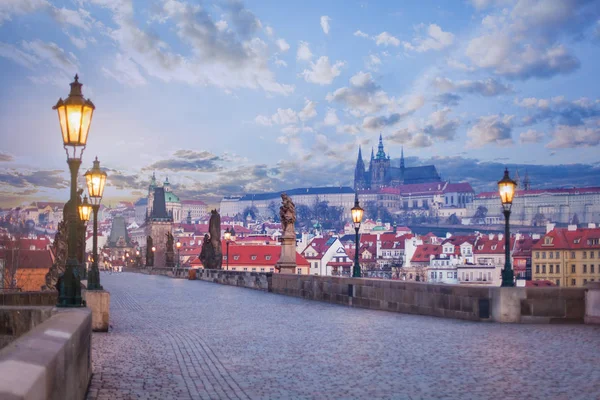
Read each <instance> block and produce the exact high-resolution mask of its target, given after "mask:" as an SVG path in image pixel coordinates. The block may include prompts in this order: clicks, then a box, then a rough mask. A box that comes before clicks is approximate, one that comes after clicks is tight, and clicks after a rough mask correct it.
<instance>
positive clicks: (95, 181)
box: [84, 157, 106, 290]
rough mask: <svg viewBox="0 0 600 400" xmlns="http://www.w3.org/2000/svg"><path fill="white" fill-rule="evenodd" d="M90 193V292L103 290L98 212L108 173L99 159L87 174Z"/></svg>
mask: <svg viewBox="0 0 600 400" xmlns="http://www.w3.org/2000/svg"><path fill="white" fill-rule="evenodd" d="M84 176H85V182H86V184H87V188H88V193H89V195H90V199H91V200H92V210H93V212H94V232H93V238H92V240H93V246H92V258H93V260H92V268H91V271H90V274H89V275H90V276H89V277H88V287H87V289H88V290H103V289H102V285H100V271H99V270H98V210H99V209H100V202H101V201H102V195H103V194H104V185H105V184H106V172H104V171H102V170H101V169H100V161H98V157H96V159H95V160H94V165H93V167H92V169H90V170H88V171H87V172H86V173H85V174H84Z"/></svg>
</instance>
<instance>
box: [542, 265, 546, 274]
mask: <svg viewBox="0 0 600 400" xmlns="http://www.w3.org/2000/svg"><path fill="white" fill-rule="evenodd" d="M545 273H546V264H544V265H542V274H545Z"/></svg>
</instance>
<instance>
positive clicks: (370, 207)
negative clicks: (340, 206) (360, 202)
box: [365, 201, 379, 220]
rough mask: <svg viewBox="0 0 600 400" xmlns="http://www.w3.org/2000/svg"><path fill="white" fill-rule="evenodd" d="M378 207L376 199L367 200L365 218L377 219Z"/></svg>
mask: <svg viewBox="0 0 600 400" xmlns="http://www.w3.org/2000/svg"><path fill="white" fill-rule="evenodd" d="M378 211H379V209H378V207H377V202H375V201H367V202H366V203H365V219H367V218H371V219H374V220H375V219H377V214H378Z"/></svg>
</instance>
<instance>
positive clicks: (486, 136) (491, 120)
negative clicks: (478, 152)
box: [467, 114, 514, 148]
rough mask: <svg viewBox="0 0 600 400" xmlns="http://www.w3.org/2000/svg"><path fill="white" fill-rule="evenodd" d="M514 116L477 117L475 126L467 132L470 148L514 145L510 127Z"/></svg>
mask: <svg viewBox="0 0 600 400" xmlns="http://www.w3.org/2000/svg"><path fill="white" fill-rule="evenodd" d="M513 119H514V115H498V114H496V115H488V116H483V117H479V119H478V120H477V122H476V123H475V125H473V127H472V128H471V129H469V131H468V132H467V136H468V137H469V139H470V140H469V142H467V145H468V146H469V147H472V148H479V147H483V146H485V145H488V144H495V145H497V146H510V145H512V144H514V141H513V138H512V126H513Z"/></svg>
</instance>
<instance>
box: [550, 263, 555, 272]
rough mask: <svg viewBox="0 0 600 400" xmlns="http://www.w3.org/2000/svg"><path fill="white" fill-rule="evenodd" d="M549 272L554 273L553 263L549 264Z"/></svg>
mask: <svg viewBox="0 0 600 400" xmlns="http://www.w3.org/2000/svg"><path fill="white" fill-rule="evenodd" d="M550 273H551V274H553V273H554V265H552V264H550Z"/></svg>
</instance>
